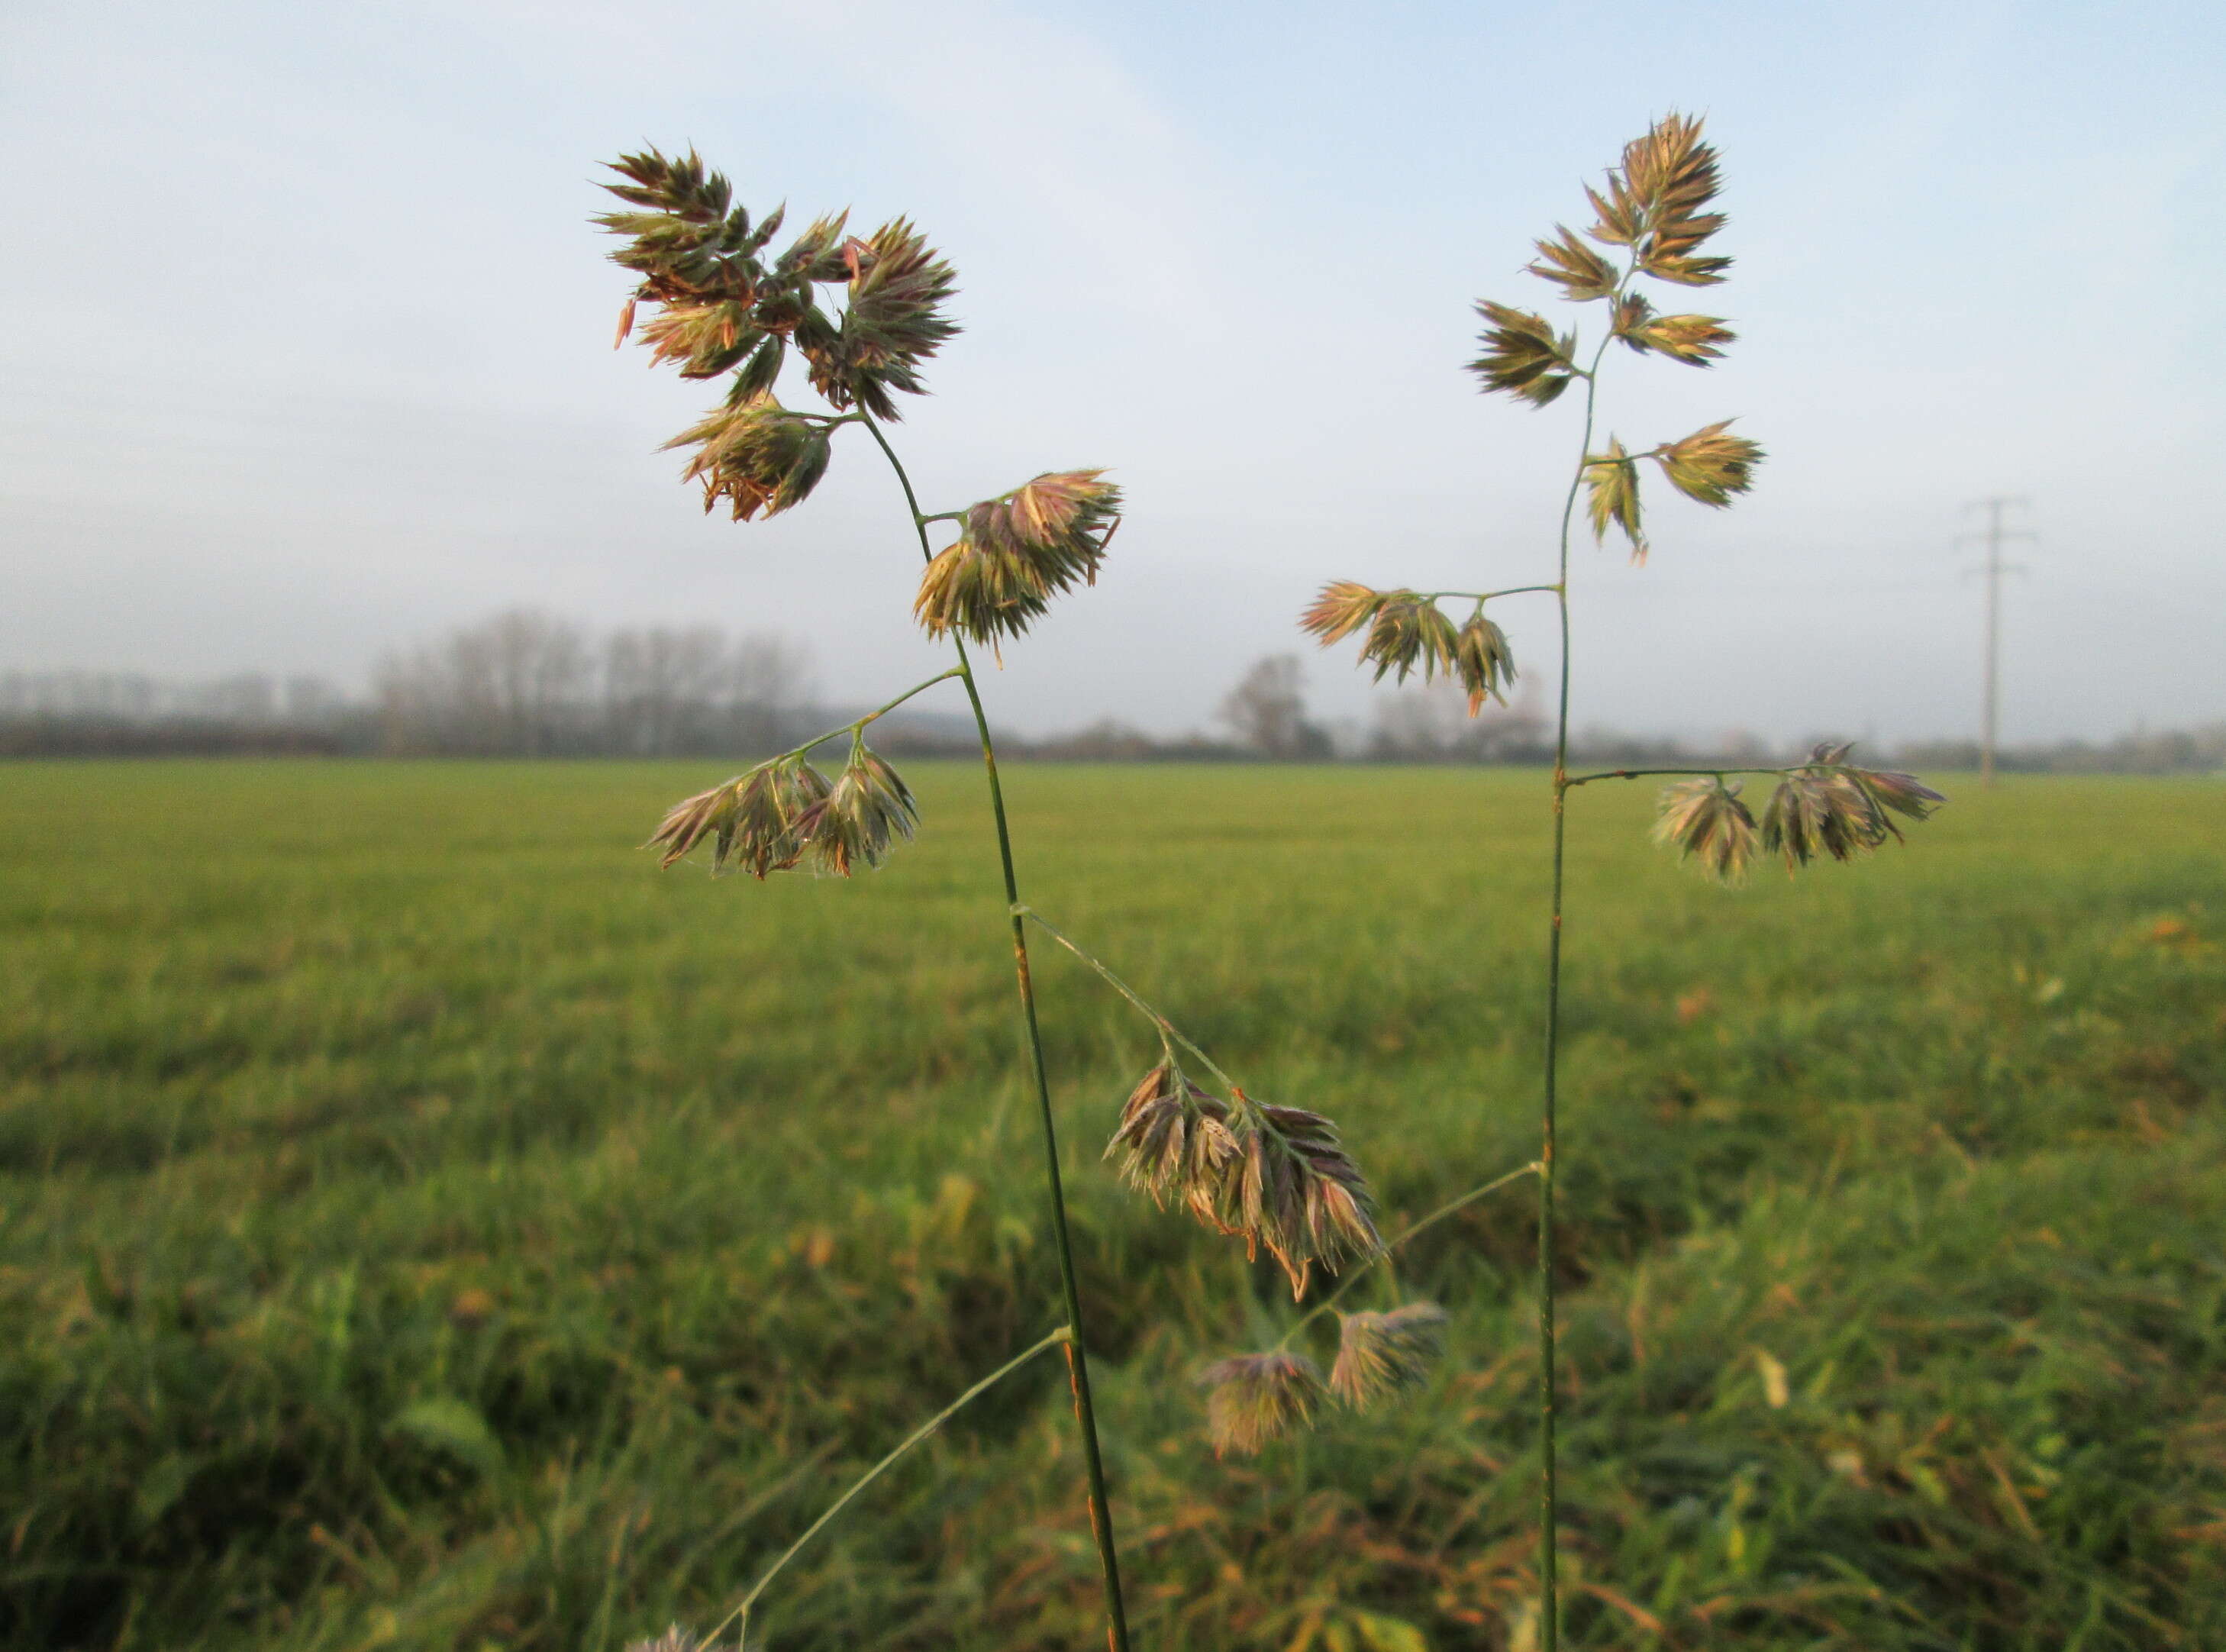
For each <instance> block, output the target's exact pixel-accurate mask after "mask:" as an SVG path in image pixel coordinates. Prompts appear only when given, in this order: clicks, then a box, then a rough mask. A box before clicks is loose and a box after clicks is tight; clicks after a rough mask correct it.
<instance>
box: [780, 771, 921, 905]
mask: <svg viewBox="0 0 2226 1652" xmlns="http://www.w3.org/2000/svg"><path fill="white" fill-rule="evenodd" d="M918 824H919V805H918V804H915V803H914V802H913V795H912V791H911V789H910V788H909V787H907V786H906V785H905V783H904V781H903V779H902V778H900V777H899V775H898V773H897V772H896V771H895V770H894V769H893V768H891V767H890V766H888V764H887V762H885V761H884V760H883V759H881V756H880V755H879V754H878V753H874V752H870V751H868V750H867V749H866V746H865V742H864V741H863V740H852V741H851V743H850V760H849V762H848V763H846V764H844V765H843V772H841V773H840V774H838V775H836V778H835V782H834V784H833V785H831V786H830V787H829V788H828V789H827V791H826V793H825V795H824V796H823V797H820V798H818V799H817V801H816V802H813V803H812V804H810V805H809V806H807V807H806V808H805V810H804V811H803V812H802V813H801V814H800V815H799V816H797V818H796V822H795V826H794V837H795V841H796V842H798V843H799V844H800V845H802V847H803V848H804V850H805V853H807V854H809V855H811V860H812V863H813V864H814V865H815V866H816V867H818V868H819V869H820V870H821V871H824V872H831V873H833V874H835V875H836V877H838V878H847V877H849V875H850V874H851V873H852V872H854V871H855V870H856V869H857V868H858V867H861V866H863V867H868V868H869V869H870V868H872V867H877V866H879V865H881V862H882V861H885V860H887V858H888V855H889V850H890V849H891V848H894V846H895V844H896V842H897V840H899V839H900V838H903V839H909V838H910V837H911V836H912V835H913V828H914V827H915V826H917V825H918Z"/></svg>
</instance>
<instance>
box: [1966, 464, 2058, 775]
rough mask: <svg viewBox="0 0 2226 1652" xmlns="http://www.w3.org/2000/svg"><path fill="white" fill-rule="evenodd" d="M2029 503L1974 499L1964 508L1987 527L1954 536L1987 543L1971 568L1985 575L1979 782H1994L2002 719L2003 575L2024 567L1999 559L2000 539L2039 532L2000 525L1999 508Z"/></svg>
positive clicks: (2032, 536)
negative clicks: (1983, 516) (1982, 561)
mask: <svg viewBox="0 0 2226 1652" xmlns="http://www.w3.org/2000/svg"><path fill="white" fill-rule="evenodd" d="M2031 503H2032V501H2031V500H2030V499H2013V498H2011V497H2009V496H2007V495H1997V496H1996V497H1994V498H1993V499H1975V500H1974V501H1973V502H1972V503H1970V504H1969V505H1965V506H1964V507H1963V508H1964V509H1965V510H1967V511H1985V512H1986V513H1987V529H1986V531H1985V532H1984V533H1967V534H1960V535H1958V536H1957V537H1956V543H1958V544H1961V543H1963V542H1964V541H1965V540H1968V539H1977V540H1981V541H1983V542H1984V543H1985V544H1986V547H1987V561H1986V565H1985V566H1984V567H1983V568H1976V569H1972V570H1971V571H1972V572H1973V573H1975V574H1981V575H1985V576H1986V581H1987V689H1986V701H1985V706H1984V709H1983V710H1982V712H1981V718H1980V734H1979V783H1980V784H1981V785H1988V786H1990V785H1994V740H1995V736H1996V734H1998V733H1999V731H2000V721H2001V637H2002V575H2005V574H2022V573H2025V572H2026V571H2027V570H2026V569H2024V568H2022V567H2020V566H2019V565H2018V564H2017V563H2015V562H2004V561H2003V560H2002V541H2003V540H2005V539H2036V538H2038V537H2039V536H2038V534H2034V533H2032V532H2029V531H2026V530H2025V529H2022V528H2005V527H2004V526H2002V511H2004V510H2005V509H2007V507H2009V506H2011V505H2030V504H2031Z"/></svg>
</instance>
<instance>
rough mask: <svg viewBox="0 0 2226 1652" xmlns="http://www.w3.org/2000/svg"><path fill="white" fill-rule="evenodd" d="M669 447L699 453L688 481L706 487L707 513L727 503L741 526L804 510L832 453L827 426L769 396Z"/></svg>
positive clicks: (706, 422)
mask: <svg viewBox="0 0 2226 1652" xmlns="http://www.w3.org/2000/svg"><path fill="white" fill-rule="evenodd" d="M776 342H778V340H776ZM665 446H666V447H667V448H685V447H693V448H695V449H696V453H695V455H694V457H692V458H691V459H690V460H689V461H688V466H687V468H686V469H685V470H684V471H683V472H682V473H681V474H682V476H683V477H684V479H685V480H689V481H692V482H696V483H700V484H701V485H702V486H703V509H704V511H706V512H709V511H710V510H711V509H712V507H713V506H714V505H717V504H718V502H719V501H720V500H721V499H725V500H726V501H727V502H728V505H731V506H732V507H733V512H734V519H735V521H737V522H747V521H748V520H750V518H753V517H754V516H756V515H757V514H758V512H759V511H764V512H765V514H766V517H767V518H773V517H776V516H779V514H780V513H781V512H782V511H785V510H788V509H790V508H791V507H792V506H794V505H801V504H802V503H803V502H804V501H805V499H808V498H809V497H810V496H811V490H812V489H813V488H815V487H817V486H819V480H820V478H821V477H823V476H824V475H825V474H826V473H827V461H828V457H829V455H830V452H831V451H832V449H831V448H830V443H829V441H828V430H827V426H826V425H824V423H817V422H815V421H812V420H809V419H802V418H798V417H797V416H795V415H794V414H792V413H791V412H790V411H789V410H787V409H786V408H785V407H783V406H782V405H781V404H780V403H779V402H778V401H776V400H774V399H773V394H772V392H771V391H769V390H768V391H764V392H762V393H760V394H758V395H755V396H753V397H749V398H748V399H747V400H744V401H742V402H741V403H736V404H733V405H729V406H727V407H722V408H720V409H718V410H715V411H714V412H711V413H709V414H707V415H706V416H704V417H703V418H702V419H700V420H698V421H697V422H696V423H694V424H692V425H690V426H689V427H688V429H685V430H683V431H682V432H681V433H680V434H679V435H677V436H675V437H673V438H672V440H671V441H670V442H666V443H665Z"/></svg>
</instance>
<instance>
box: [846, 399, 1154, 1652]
mask: <svg viewBox="0 0 2226 1652" xmlns="http://www.w3.org/2000/svg"><path fill="white" fill-rule="evenodd" d="M862 423H864V425H865V427H866V429H868V430H869V431H870V432H872V433H873V437H874V442H877V443H879V444H880V447H881V453H882V454H883V456H884V457H886V458H887V460H888V461H889V467H890V468H891V469H892V470H894V471H895V472H896V473H897V480H898V482H899V483H900V484H901V485H902V486H903V488H904V496H905V503H906V505H910V506H911V507H912V519H913V528H914V530H915V531H917V532H918V534H919V554H920V556H922V557H923V558H925V559H926V560H928V561H930V562H932V561H933V560H934V558H935V552H934V550H933V549H932V547H931V546H930V545H929V544H928V543H927V524H928V521H929V518H927V517H925V516H924V515H922V514H921V512H920V508H919V495H917V494H916V493H914V492H913V486H912V478H911V477H910V476H909V475H908V474H906V471H905V467H904V464H903V461H900V460H899V459H898V457H897V454H896V449H895V448H892V447H890V446H889V440H888V438H887V436H886V435H883V434H882V433H881V424H880V423H879V422H878V421H877V420H874V419H871V418H866V419H862ZM951 645H952V646H953V647H955V648H956V649H957V651H958V668H957V669H958V680H959V681H960V682H961V683H964V685H965V689H966V702H967V703H968V704H969V705H970V706H971V707H972V708H973V711H974V727H975V729H976V732H977V733H978V734H980V736H981V740H982V766H983V769H984V770H986V771H987V772H988V774H989V812H990V815H991V816H992V817H993V818H994V819H995V822H996V827H997V858H998V862H999V864H1000V866H1001V867H1002V869H1003V872H1004V877H1005V910H1006V912H1007V913H1008V915H1009V917H1010V919H1011V922H1012V926H1013V967H1014V974H1015V975H1016V976H1017V978H1018V980H1019V982H1020V992H1021V1022H1022V1025H1023V1026H1024V1027H1025V1028H1026V1030H1027V1045H1028V1061H1029V1064H1030V1066H1031V1068H1032V1069H1033V1075H1034V1078H1035V1089H1036V1111H1037V1114H1038V1115H1039V1117H1040V1120H1041V1121H1042V1124H1043V1144H1044V1183H1045V1186H1046V1191H1048V1193H1049V1195H1050V1201H1051V1226H1052V1239H1053V1243H1054V1245H1055V1246H1056V1248H1057V1249H1058V1251H1059V1285H1060V1287H1061V1289H1062V1291H1063V1292H1064V1293H1065V1299H1066V1325H1067V1330H1068V1331H1069V1332H1070V1333H1071V1334H1070V1335H1069V1336H1068V1337H1067V1339H1066V1376H1067V1385H1068V1387H1069V1388H1071V1389H1072V1392H1073V1395H1074V1417H1075V1423H1076V1426H1077V1427H1078V1429H1079V1431H1080V1433H1081V1435H1082V1460H1083V1467H1084V1471H1085V1473H1086V1475H1087V1477H1088V1479H1089V1483H1090V1529H1091V1534H1092V1535H1093V1536H1094V1537H1095V1538H1096V1539H1097V1560H1098V1566H1099V1568H1100V1570H1101V1571H1102V1572H1103V1577H1104V1588H1105V1622H1106V1633H1107V1643H1108V1645H1109V1646H1110V1649H1111V1652H1129V1616H1128V1611H1127V1608H1126V1606H1125V1605H1124V1604H1123V1600H1122V1596H1121V1556H1120V1551H1119V1549H1118V1547H1116V1544H1115V1542H1114V1537H1113V1505H1112V1502H1111V1500H1110V1497H1108V1496H1107V1495H1106V1490H1105V1464H1104V1459H1103V1453H1102V1452H1101V1451H1100V1450H1099V1446H1098V1440H1097V1407H1095V1406H1094V1405H1093V1404H1092V1403H1091V1394H1090V1359H1089V1356H1088V1355H1087V1354H1085V1353H1084V1350H1083V1346H1082V1334H1083V1332H1082V1292H1081V1287H1079V1286H1078V1284H1077V1283H1076V1280H1075V1270H1074V1243H1073V1240H1072V1236H1070V1234H1069V1233H1068V1230H1067V1221H1066V1191H1065V1185H1064V1184H1063V1182H1062V1179H1061V1178H1060V1175H1059V1130H1058V1128H1057V1126H1056V1125H1055V1124H1054V1123H1053V1119H1052V1110H1051V1080H1050V1077H1049V1076H1048V1075H1047V1073H1046V1070H1045V1067H1044V1052H1043V1034H1042V1032H1041V1031H1040V1028H1039V1027H1038V1026H1037V1023H1036V990H1035V983H1034V982H1033V979H1032V978H1031V977H1030V975H1029V974H1028V931H1027V920H1026V919H1025V918H1022V917H1021V912H1022V908H1021V892H1020V882H1019V880H1018V879H1017V878H1016V877H1015V876H1014V872H1013V834H1012V829H1011V826H1010V825H1009V823H1008V822H1007V820H1006V818H1005V789H1004V786H1003V785H1002V784H1001V783H1000V782H999V780H998V778H997V748H996V744H995V741H994V740H991V739H990V736H989V714H988V713H987V712H986V711H984V710H983V708H982V693H981V689H979V688H978V687H977V686H976V683H975V681H974V665H973V662H972V661H971V660H970V659H969V658H967V653H966V645H965V643H964V641H963V640H962V639H960V638H959V637H958V635H957V632H953V633H952V634H951Z"/></svg>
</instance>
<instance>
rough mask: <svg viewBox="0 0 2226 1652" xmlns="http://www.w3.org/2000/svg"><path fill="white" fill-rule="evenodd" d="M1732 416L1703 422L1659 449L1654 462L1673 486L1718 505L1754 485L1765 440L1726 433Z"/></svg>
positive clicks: (1690, 495)
mask: <svg viewBox="0 0 2226 1652" xmlns="http://www.w3.org/2000/svg"><path fill="white" fill-rule="evenodd" d="M1730 425H1731V421H1730V420H1729V419H1719V420H1718V421H1717V422H1716V423H1714V424H1708V425H1703V426H1701V428H1700V429H1697V430H1695V431H1694V432H1693V434H1692V435H1689V436H1682V437H1680V438H1679V439H1678V440H1677V441H1676V442H1664V443H1663V445H1662V446H1661V447H1660V448H1658V449H1657V450H1656V452H1655V454H1654V455H1653V456H1654V462H1655V463H1657V464H1658V465H1660V466H1661V467H1662V473H1663V475H1664V476H1666V477H1668V478H1669V486H1672V487H1674V488H1676V490H1677V491H1678V492H1680V493H1682V494H1683V495H1684V496H1685V497H1686V498H1687V499H1698V500H1699V501H1700V502H1701V504H1703V505H1715V506H1717V507H1718V508H1721V507H1722V506H1724V505H1729V504H1730V503H1731V502H1732V496H1733V494H1735V493H1744V492H1746V491H1747V490H1748V489H1749V488H1751V487H1752V486H1754V467H1756V466H1757V465H1759V464H1760V463H1761V462H1762V459H1763V453H1762V444H1761V443H1759V442H1749V441H1748V440H1747V439H1746V437H1745V436H1732V435H1725V434H1724V432H1725V431H1726V430H1727V429H1729V428H1730Z"/></svg>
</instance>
